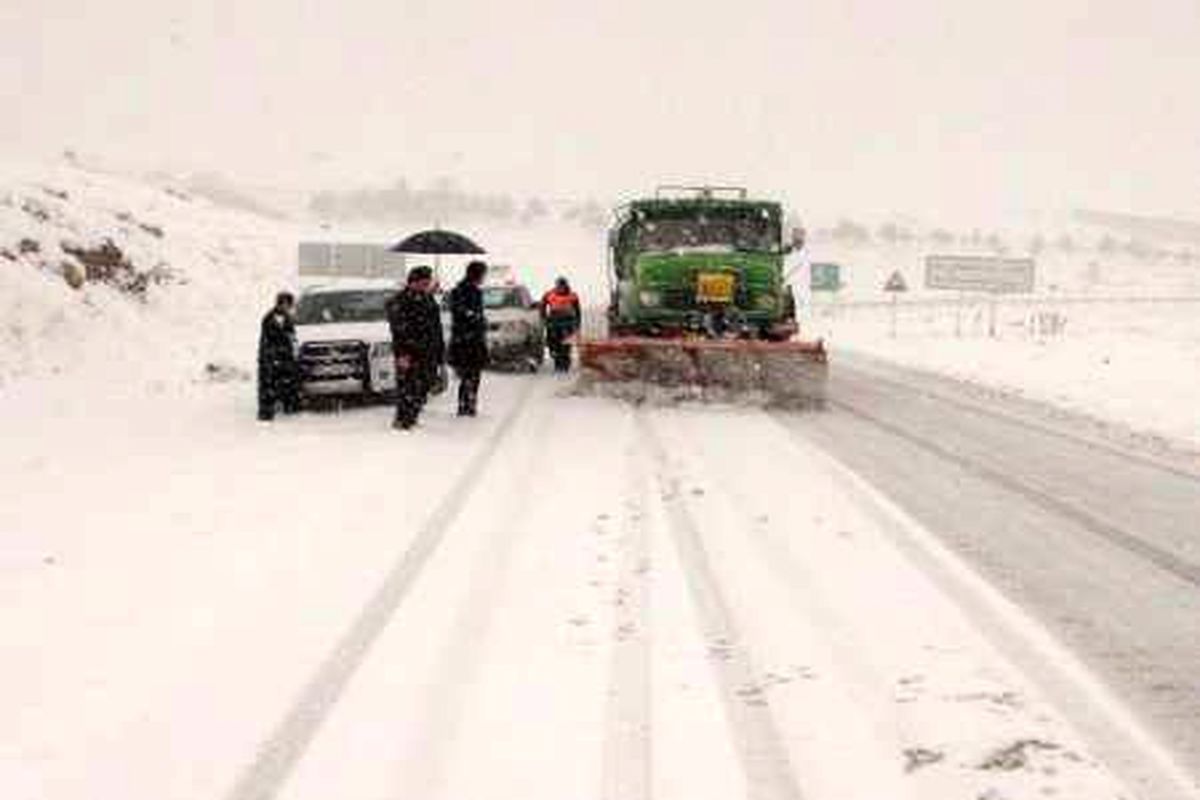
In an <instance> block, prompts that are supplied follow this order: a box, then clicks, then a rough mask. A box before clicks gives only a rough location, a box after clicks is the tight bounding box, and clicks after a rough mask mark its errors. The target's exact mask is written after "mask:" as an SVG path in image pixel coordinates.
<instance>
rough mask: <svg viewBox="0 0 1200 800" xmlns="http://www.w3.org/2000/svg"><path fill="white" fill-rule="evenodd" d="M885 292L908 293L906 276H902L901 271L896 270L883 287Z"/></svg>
mask: <svg viewBox="0 0 1200 800" xmlns="http://www.w3.org/2000/svg"><path fill="white" fill-rule="evenodd" d="M883 290H884V291H885V292H907V291H908V281H906V280H904V276H903V275H901V274H900V270H896V271H895V272H893V273H892V274H891V277H889V278H888V279H887V283H885V284H884V285H883Z"/></svg>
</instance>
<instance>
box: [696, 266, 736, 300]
mask: <svg viewBox="0 0 1200 800" xmlns="http://www.w3.org/2000/svg"><path fill="white" fill-rule="evenodd" d="M733 286H734V276H733V275H732V274H731V273H728V272H701V273H700V274H699V275H697V276H696V302H697V303H732V302H733Z"/></svg>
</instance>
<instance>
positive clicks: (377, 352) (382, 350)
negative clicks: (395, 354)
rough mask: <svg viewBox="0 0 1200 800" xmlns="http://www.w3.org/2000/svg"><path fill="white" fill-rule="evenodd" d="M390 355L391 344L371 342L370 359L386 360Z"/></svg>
mask: <svg viewBox="0 0 1200 800" xmlns="http://www.w3.org/2000/svg"><path fill="white" fill-rule="evenodd" d="M391 354H392V343H391V342H373V343H372V344H371V358H386V357H388V356H390V355H391Z"/></svg>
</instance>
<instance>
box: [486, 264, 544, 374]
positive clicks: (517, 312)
mask: <svg viewBox="0 0 1200 800" xmlns="http://www.w3.org/2000/svg"><path fill="white" fill-rule="evenodd" d="M483 308H484V314H485V315H486V316H487V322H488V332H487V339H488V356H489V358H490V359H491V362H492V364H493V365H494V366H498V367H508V368H516V369H523V370H527V371H530V372H537V370H538V369H539V368H540V367H541V366H542V362H543V361H544V360H545V358H546V332H545V330H544V328H543V326H542V315H541V313H540V312H539V311H538V306H537V303H535V302H534V300H533V297H532V296H531V295H530V294H529V290H528V289H527V288H525V287H524V286H521V285H520V284H517V283H505V284H498V285H485V286H484V287H483Z"/></svg>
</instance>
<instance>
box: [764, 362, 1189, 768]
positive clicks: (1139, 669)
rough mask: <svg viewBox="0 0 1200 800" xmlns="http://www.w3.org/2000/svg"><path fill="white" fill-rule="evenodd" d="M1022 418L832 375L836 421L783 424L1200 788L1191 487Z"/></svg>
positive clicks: (872, 368)
mask: <svg viewBox="0 0 1200 800" xmlns="http://www.w3.org/2000/svg"><path fill="white" fill-rule="evenodd" d="M1030 409H1031V406H1030V404H1029V403H1027V402H1024V401H1022V402H1007V401H1006V400H1005V399H1004V398H1002V397H997V396H991V397H990V398H989V397H983V396H981V395H980V393H978V392H970V391H966V390H965V389H963V390H956V388H955V386H954V384H953V383H952V382H949V381H944V380H935V379H931V378H929V377H928V376H925V375H919V374H914V373H911V372H907V371H904V370H900V369H893V368H887V367H885V366H883V365H880V364H878V363H874V362H871V363H862V364H858V363H856V362H855V361H853V360H851V359H839V360H838V363H837V368H836V370H835V371H834V375H833V379H832V381H831V386H830V410H829V411H828V412H827V413H824V414H819V415H808V416H803V417H790V418H781V419H783V421H784V424H785V425H786V426H787V427H788V428H789V429H790V430H792V431H793V432H795V433H797V434H798V435H801V436H802V437H804V438H806V439H808V440H810V441H812V442H815V443H817V444H818V445H819V446H821V447H822V448H824V449H825V450H827V451H828V452H830V453H831V454H833V455H834V456H835V457H836V458H837V459H839V460H840V461H841V462H842V463H844V464H845V465H847V466H848V467H850V468H851V469H853V470H854V471H855V472H857V473H858V474H860V475H862V476H863V477H864V478H865V479H866V480H867V481H869V482H870V483H871V484H872V485H873V486H875V487H876V488H877V489H879V490H880V491H882V492H883V493H885V494H886V495H887V496H888V497H890V498H891V499H892V500H894V501H895V502H896V503H897V504H898V505H900V506H901V507H902V508H903V509H904V510H905V511H907V512H908V513H910V514H912V515H913V516H914V517H915V518H916V519H917V520H919V521H920V522H921V523H922V524H923V525H924V526H925V527H927V528H928V529H930V530H932V531H934V532H936V533H937V534H938V535H939V536H940V538H941V539H942V541H943V542H944V543H945V544H947V545H948V546H949V547H951V548H952V549H953V551H955V552H956V553H957V554H958V555H960V556H962V557H963V558H965V559H966V560H967V561H968V562H969V563H970V564H972V565H973V566H974V567H975V568H976V569H977V570H978V571H979V572H980V573H981V574H982V575H983V577H984V578H986V579H987V580H988V581H989V582H990V583H992V584H993V585H995V586H996V587H997V588H999V589H1000V590H1001V591H1002V592H1003V593H1004V594H1006V595H1007V596H1008V597H1010V598H1011V599H1013V600H1014V601H1016V602H1017V603H1018V604H1019V605H1021V606H1022V607H1023V608H1024V609H1025V610H1026V611H1028V612H1029V613H1030V614H1032V615H1033V616H1035V617H1036V618H1038V619H1039V620H1040V621H1041V622H1042V623H1043V624H1044V625H1046V626H1047V628H1048V629H1049V630H1050V631H1051V632H1052V633H1053V634H1054V635H1056V636H1057V637H1058V638H1059V639H1060V640H1061V641H1062V642H1064V643H1065V644H1066V645H1067V646H1068V647H1069V648H1070V649H1071V650H1072V651H1074V652H1075V653H1076V654H1077V655H1078V656H1079V657H1080V658H1081V659H1082V660H1083V662H1084V663H1085V665H1086V666H1088V667H1089V668H1090V669H1091V670H1093V671H1094V672H1095V673H1096V674H1097V675H1098V676H1099V677H1100V678H1101V679H1102V680H1103V682H1104V683H1105V684H1107V685H1108V686H1109V687H1110V688H1111V689H1112V690H1113V691H1114V692H1115V693H1116V694H1117V696H1118V697H1119V698H1120V699H1121V700H1122V701H1124V702H1125V703H1126V704H1127V705H1128V706H1129V707H1131V708H1132V709H1133V710H1134V712H1135V713H1136V714H1137V715H1138V716H1139V717H1140V718H1141V719H1142V720H1143V721H1144V722H1145V723H1146V725H1147V726H1148V727H1149V728H1150V730H1151V731H1152V732H1153V733H1154V734H1155V736H1156V737H1157V738H1158V739H1159V740H1160V741H1162V742H1163V743H1164V744H1165V745H1166V746H1167V747H1168V748H1169V749H1170V750H1171V751H1173V753H1174V754H1175V756H1176V757H1177V759H1178V760H1179V761H1180V762H1181V764H1182V765H1183V766H1184V767H1185V769H1187V770H1188V771H1189V772H1190V773H1191V774H1192V775H1193V776H1195V775H1200V679H1198V678H1197V677H1196V676H1197V675H1200V476H1195V475H1191V474H1189V471H1188V470H1187V468H1186V467H1185V466H1180V465H1179V464H1177V463H1166V462H1164V461H1163V460H1161V459H1159V458H1158V457H1157V455H1155V454H1152V453H1139V452H1134V451H1130V452H1126V451H1125V449H1124V447H1123V446H1119V445H1115V444H1112V443H1108V442H1104V441H1099V440H1097V439H1096V438H1095V437H1094V436H1092V435H1091V434H1082V435H1081V434H1080V432H1079V431H1080V427H1081V426H1080V425H1077V424H1075V423H1074V422H1072V421H1071V420H1070V419H1069V418H1066V417H1064V416H1063V415H1061V414H1057V413H1050V412H1047V413H1046V414H1045V415H1044V416H1042V417H1041V418H1038V417H1037V416H1031V412H1030ZM1109 755H1111V754H1109Z"/></svg>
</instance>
